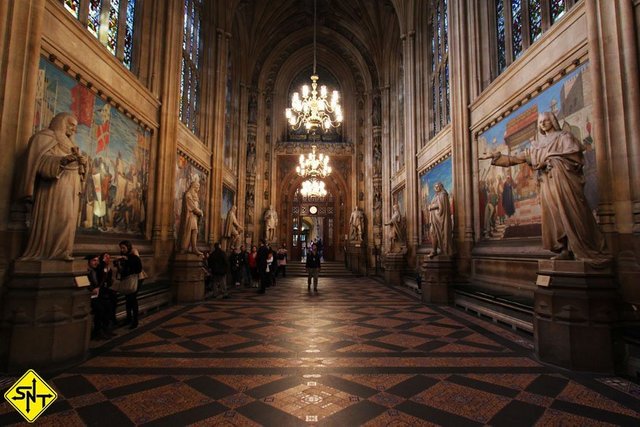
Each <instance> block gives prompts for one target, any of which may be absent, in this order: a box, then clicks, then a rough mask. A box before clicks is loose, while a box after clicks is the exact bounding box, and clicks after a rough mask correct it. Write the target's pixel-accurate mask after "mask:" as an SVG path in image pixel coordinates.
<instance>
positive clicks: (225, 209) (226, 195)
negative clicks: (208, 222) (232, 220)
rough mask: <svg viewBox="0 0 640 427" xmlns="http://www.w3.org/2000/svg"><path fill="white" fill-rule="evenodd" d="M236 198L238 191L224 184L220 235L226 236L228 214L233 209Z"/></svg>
mask: <svg viewBox="0 0 640 427" xmlns="http://www.w3.org/2000/svg"><path fill="white" fill-rule="evenodd" d="M235 198H236V193H235V192H234V191H233V190H231V189H230V188H229V187H227V186H226V185H223V186H222V206H221V207H220V212H221V214H222V215H221V216H220V236H224V226H225V224H226V222H227V214H228V213H229V211H230V210H231V206H233V204H234V202H235Z"/></svg>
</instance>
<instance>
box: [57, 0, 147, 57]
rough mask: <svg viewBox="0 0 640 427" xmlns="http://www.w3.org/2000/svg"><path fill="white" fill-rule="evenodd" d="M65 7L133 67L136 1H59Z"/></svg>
mask: <svg viewBox="0 0 640 427" xmlns="http://www.w3.org/2000/svg"><path fill="white" fill-rule="evenodd" d="M60 1H61V2H62V4H63V5H64V8H65V9H66V10H67V11H68V12H69V13H71V15H73V16H74V17H75V18H76V19H78V21H80V22H81V23H82V25H83V26H85V27H86V28H87V30H89V32H90V33H91V34H93V35H94V37H96V38H97V39H98V40H100V43H102V44H103V45H104V46H105V47H106V48H107V50H108V51H109V52H111V53H112V54H113V55H114V56H115V57H116V58H118V59H119V60H120V61H121V62H122V63H123V64H124V66H125V67H127V68H128V69H131V67H132V65H133V61H134V58H133V56H134V55H133V44H134V38H133V34H134V27H135V22H136V0H60Z"/></svg>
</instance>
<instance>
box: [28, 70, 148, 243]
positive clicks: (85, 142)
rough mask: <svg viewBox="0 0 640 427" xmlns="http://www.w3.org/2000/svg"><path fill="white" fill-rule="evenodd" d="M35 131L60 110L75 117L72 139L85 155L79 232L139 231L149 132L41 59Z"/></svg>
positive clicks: (142, 228)
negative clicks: (85, 174) (85, 176)
mask: <svg viewBox="0 0 640 427" xmlns="http://www.w3.org/2000/svg"><path fill="white" fill-rule="evenodd" d="M35 101H36V102H35V105H36V109H35V117H34V121H33V132H34V133H35V132H37V131H39V130H41V129H45V128H47V127H48V126H49V123H50V122H51V119H52V118H53V117H54V116H55V115H56V114H58V113H61V112H64V111H69V112H71V113H73V114H74V115H75V116H76V117H77V119H78V130H77V134H76V136H75V143H76V144H77V145H78V147H80V150H81V151H82V152H83V153H85V154H86V155H87V156H88V157H89V170H88V171H87V179H86V181H85V183H84V189H83V193H82V196H81V201H80V210H81V212H80V215H79V217H78V230H79V231H80V232H84V233H117V234H122V233H125V234H135V235H143V234H144V232H145V227H146V220H147V213H146V207H147V206H146V203H147V192H148V185H149V184H148V183H149V150H150V147H149V145H150V143H149V140H150V134H149V132H147V131H145V129H144V128H143V127H141V126H140V125H138V124H136V123H135V122H134V121H133V120H132V119H130V118H128V117H127V116H125V115H124V114H123V113H121V112H120V111H118V110H117V109H116V108H112V107H111V104H109V103H107V102H105V101H104V100H103V99H101V98H100V97H98V96H97V95H96V94H94V93H93V92H92V91H91V90H90V89H88V88H87V87H86V86H84V85H82V84H80V83H79V82H77V81H76V80H75V79H73V78H71V77H70V76H69V75H67V74H66V73H64V72H63V71H62V70H60V69H58V68H57V67H56V66H54V65H53V64H51V63H50V62H49V61H47V60H46V59H45V58H40V66H39V70H38V82H37V92H36V100H35Z"/></svg>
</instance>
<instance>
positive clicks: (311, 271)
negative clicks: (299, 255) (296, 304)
mask: <svg viewBox="0 0 640 427" xmlns="http://www.w3.org/2000/svg"><path fill="white" fill-rule="evenodd" d="M305 267H306V269H307V290H308V291H311V279H313V291H314V292H318V276H319V275H320V253H319V252H318V248H317V246H316V245H315V244H314V245H311V251H310V252H309V253H308V254H307V262H306V264H305Z"/></svg>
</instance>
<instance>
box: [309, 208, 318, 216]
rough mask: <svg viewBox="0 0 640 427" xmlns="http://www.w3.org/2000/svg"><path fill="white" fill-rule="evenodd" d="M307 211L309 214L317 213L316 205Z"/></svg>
mask: <svg viewBox="0 0 640 427" xmlns="http://www.w3.org/2000/svg"><path fill="white" fill-rule="evenodd" d="M309 213H310V214H311V215H315V214H317V213H318V207H317V206H311V207H310V208H309Z"/></svg>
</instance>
